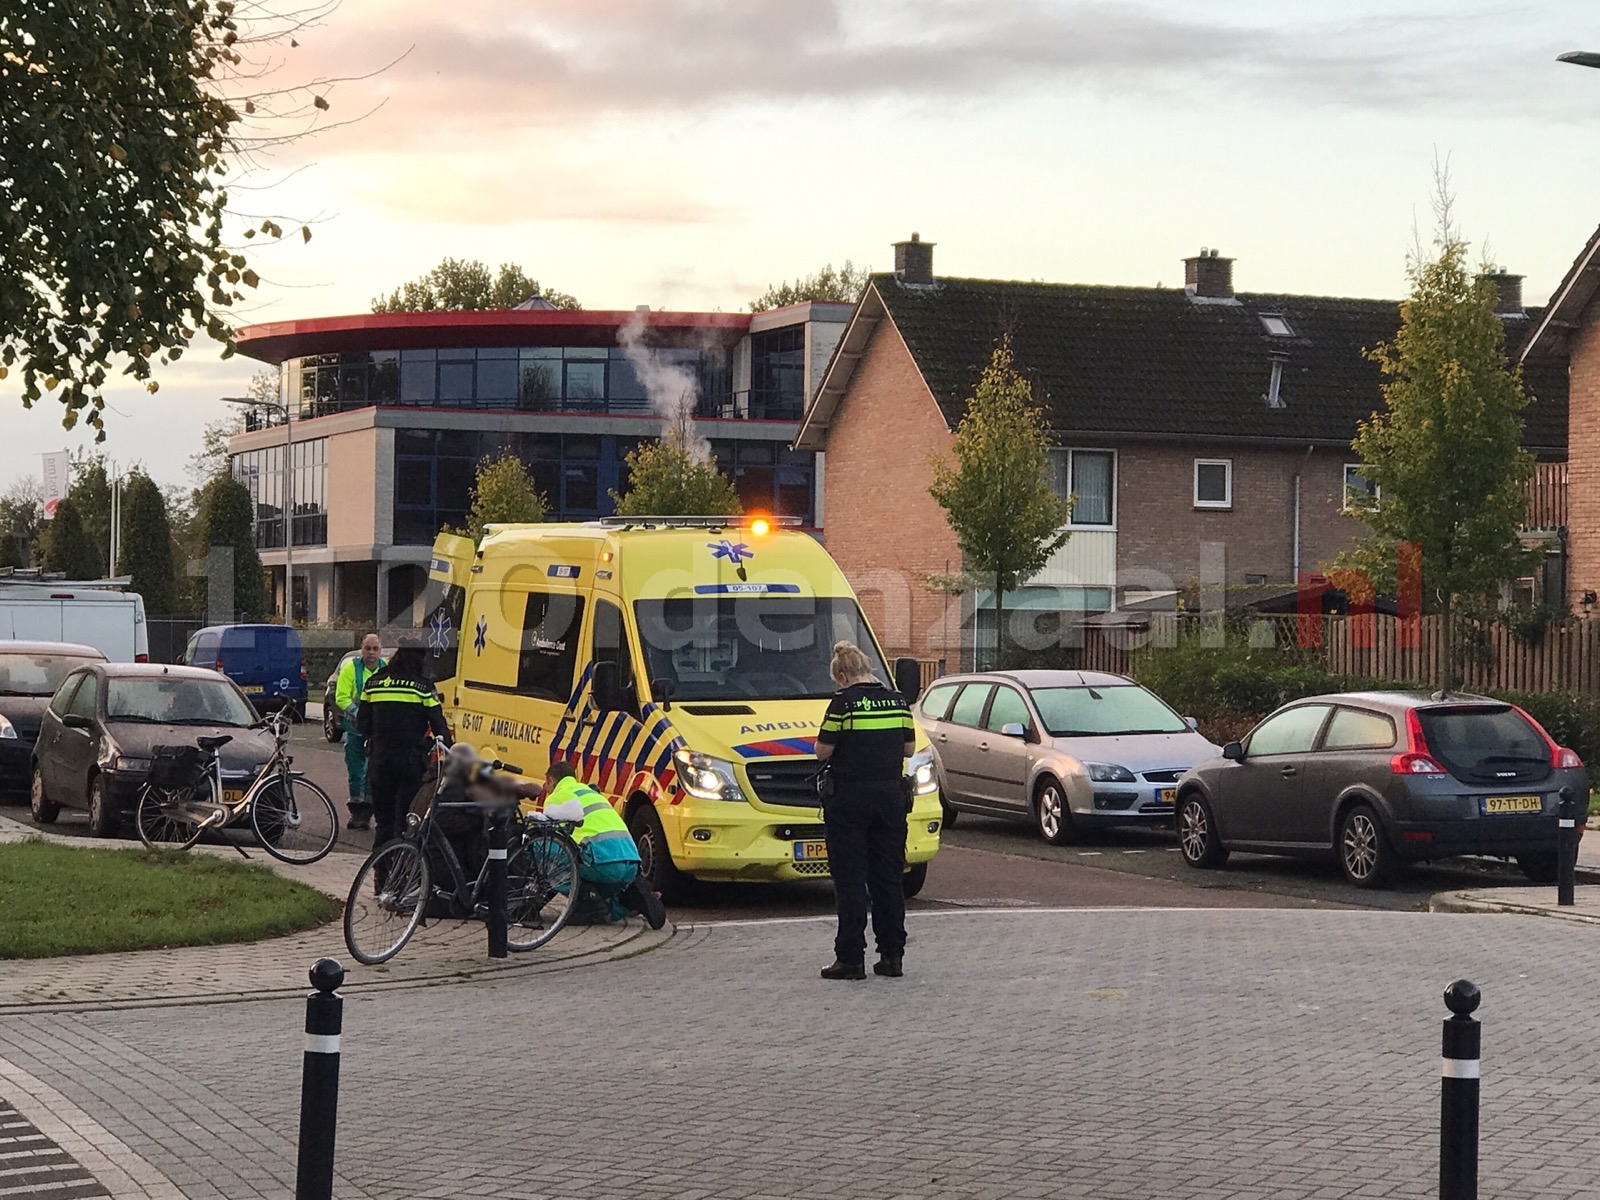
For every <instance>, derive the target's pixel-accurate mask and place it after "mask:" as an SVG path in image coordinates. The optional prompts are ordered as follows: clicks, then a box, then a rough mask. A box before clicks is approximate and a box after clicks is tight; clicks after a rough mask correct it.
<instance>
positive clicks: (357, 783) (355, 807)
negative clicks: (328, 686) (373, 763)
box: [333, 633, 385, 829]
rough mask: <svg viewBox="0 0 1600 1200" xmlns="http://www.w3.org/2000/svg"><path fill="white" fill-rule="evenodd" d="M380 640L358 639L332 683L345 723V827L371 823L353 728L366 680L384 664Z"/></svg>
mask: <svg viewBox="0 0 1600 1200" xmlns="http://www.w3.org/2000/svg"><path fill="white" fill-rule="evenodd" d="M382 646H383V644H382V643H381V642H379V641H378V635H377V634H375V633H369V634H367V636H366V637H364V638H362V639H361V653H360V654H358V655H357V656H356V657H355V658H352V659H351V660H350V661H349V662H347V663H344V664H343V665H342V666H340V668H339V678H338V679H336V680H335V681H334V684H333V702H334V704H335V705H337V706H338V709H339V718H340V723H341V724H342V725H343V726H344V772H345V775H346V776H348V777H349V780H350V823H349V824H348V825H347V826H345V828H347V829H366V828H367V827H368V826H369V825H370V824H371V823H372V795H371V793H370V792H369V791H368V790H367V747H366V742H365V740H364V739H363V738H362V736H361V734H360V732H359V731H357V729H356V706H357V704H359V703H360V700H361V692H362V689H363V688H365V687H366V686H367V680H368V679H370V678H371V677H372V676H374V675H376V674H377V673H378V672H379V671H380V670H382V669H383V667H384V665H385V664H384V660H383V649H382Z"/></svg>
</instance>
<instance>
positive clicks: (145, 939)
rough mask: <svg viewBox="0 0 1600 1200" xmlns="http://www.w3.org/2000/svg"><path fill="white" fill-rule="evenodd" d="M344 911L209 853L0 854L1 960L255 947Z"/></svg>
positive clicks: (33, 848)
mask: <svg viewBox="0 0 1600 1200" xmlns="http://www.w3.org/2000/svg"><path fill="white" fill-rule="evenodd" d="M338 911H339V902H338V901H337V900H334V899H333V898H332V897H330V896H325V895H323V894H322V893H321V892H318V891H315V890H313V889H311V888H308V887H306V886H305V885H303V884H299V883H295V882H294V881H293V880H290V879H284V878H283V877H281V876H279V875H274V874H273V873H272V872H271V871H270V870H268V869H267V868H266V867H262V866H255V865H252V864H248V863H242V862H240V863H236V862H229V861H228V860H227V859H223V858H217V857H214V856H213V855H210V854H184V853H178V852H161V853H154V854H152V853H150V852H148V851H145V850H84V849H79V848H77V847H74V846H57V845H52V844H50V843H47V842H42V841H41V842H18V843H13V844H9V845H0V959H6V958H49V957H53V956H55V955H60V954H100V953H105V952H108V951H113V950H151V949H156V948H160V947H167V946H203V945H210V944H213V943H217V942H249V941H255V940H257V939H258V938H265V937H274V936H276V935H279V934H285V933H294V932H296V931H297V930H301V929H309V928H311V927H313V926H316V925H321V924H323V923H324V922H326V921H330V920H332V919H333V918H334V917H335V916H336V915H337V914H338Z"/></svg>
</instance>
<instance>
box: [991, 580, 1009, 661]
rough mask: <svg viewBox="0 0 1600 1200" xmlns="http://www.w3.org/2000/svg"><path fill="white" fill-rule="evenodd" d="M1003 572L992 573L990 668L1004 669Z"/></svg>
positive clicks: (1004, 601)
mask: <svg viewBox="0 0 1600 1200" xmlns="http://www.w3.org/2000/svg"><path fill="white" fill-rule="evenodd" d="M1005 579H1006V576H1005V573H1004V572H1002V571H996V572H995V574H994V662H993V663H991V664H990V668H989V669H990V670H994V671H999V670H1004V669H1005V666H1006V589H1005Z"/></svg>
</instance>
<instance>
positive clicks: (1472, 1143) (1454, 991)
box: [1439, 979, 1483, 1200]
mask: <svg viewBox="0 0 1600 1200" xmlns="http://www.w3.org/2000/svg"><path fill="white" fill-rule="evenodd" d="M1482 999H1483V997H1482V996H1481V995H1480V994H1479V993H1478V988H1477V985H1476V984H1472V983H1469V982H1467V981H1466V980H1465V979H1458V980H1456V981H1455V982H1454V983H1452V984H1451V985H1450V986H1449V987H1447V988H1445V990H1444V1003H1445V1007H1446V1008H1448V1009H1449V1010H1450V1012H1451V1013H1452V1014H1453V1015H1452V1016H1450V1017H1447V1018H1446V1019H1445V1022H1444V1060H1443V1062H1442V1063H1441V1064H1440V1071H1439V1074H1440V1080H1439V1200H1478V1052H1479V1049H1480V1037H1479V1035H1480V1034H1481V1032H1482V1030H1483V1026H1481V1025H1480V1024H1479V1023H1478V1022H1477V1020H1476V1019H1474V1017H1473V1015H1472V1014H1473V1013H1474V1012H1475V1011H1477V1008H1478V1004H1479V1003H1480V1002H1481V1001H1482Z"/></svg>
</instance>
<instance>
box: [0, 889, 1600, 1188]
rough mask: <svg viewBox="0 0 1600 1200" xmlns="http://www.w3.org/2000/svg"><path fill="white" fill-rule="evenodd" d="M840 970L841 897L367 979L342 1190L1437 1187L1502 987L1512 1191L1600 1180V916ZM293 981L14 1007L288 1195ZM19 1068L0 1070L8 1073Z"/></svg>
mask: <svg viewBox="0 0 1600 1200" xmlns="http://www.w3.org/2000/svg"><path fill="white" fill-rule="evenodd" d="M911 930H912V942H911V945H910V948H909V951H908V958H907V967H908V975H907V977H906V978H905V979H902V980H894V981H891V980H882V979H875V978H871V979H868V980H867V981H866V982H864V983H852V984H839V983H832V984H830V983H824V982H822V981H821V980H819V979H817V978H816V970H817V968H818V967H819V966H821V965H822V964H823V963H824V962H825V961H826V959H827V958H828V957H829V949H830V933H831V931H830V930H829V928H828V926H827V924H826V923H825V922H806V921H793V922H783V923H771V924H747V925H724V926H719V927H713V928H705V927H702V928H700V929H688V930H685V931H682V933H681V936H678V937H675V938H673V939H672V940H670V941H669V942H667V943H666V944H665V945H664V946H662V948H660V949H659V950H657V951H656V952H654V953H651V954H648V955H644V956H642V957H639V958H635V959H631V960H628V961H620V962H619V961H610V962H604V963H601V964H600V965H596V966H594V967H592V968H590V969H587V970H582V971H560V972H551V973H546V974H538V975H534V974H523V975H517V976H497V977H481V978H476V979H471V980H466V981H463V982H461V983H458V984H453V985H451V986H449V987H435V988H427V989H413V990H387V991H385V990H376V989H374V990H368V991H366V992H359V993H357V994H355V995H354V996H352V998H351V999H350V1000H349V1001H348V1003H347V1004H346V1007H345V1037H344V1059H343V1065H342V1072H343V1086H342V1091H341V1096H340V1133H339V1151H338V1169H339V1173H340V1176H341V1182H340V1185H339V1188H338V1191H337V1194H338V1195H340V1196H341V1197H358V1196H359V1197H368V1198H371V1200H390V1198H394V1200H399V1198H400V1197H407V1198H411V1197H427V1198H434V1197H457V1196H473V1197H480V1198H491V1197H505V1198H521V1200H533V1198H549V1200H555V1198H565V1197H584V1198H610V1197H616V1198H618V1200H623V1198H626V1200H653V1198H656V1197H660V1198H663V1200H665V1198H668V1197H672V1198H675V1200H696V1198H700V1200H709V1198H711V1197H717V1198H724V1197H726V1198H733V1197H740V1198H744V1197H751V1198H753V1197H793V1196H805V1197H818V1198H828V1197H868V1196H870V1197H874V1198H875V1200H877V1198H893V1197H900V1196H908V1197H909V1196H916V1197H963V1198H969V1197H977V1198H981V1200H989V1198H993V1200H1003V1198H1011V1197H1046V1196H1064V1197H1105V1198H1110V1200H1120V1198H1124V1197H1126V1198H1129V1200H1134V1198H1138V1200H1145V1198H1154V1200H1166V1198H1172V1200H1178V1198H1183V1200H1269V1198H1272V1200H1289V1198H1305V1200H1312V1198H1316V1200H1322V1198H1335V1197H1374V1198H1377V1197H1383V1198H1389V1197H1416V1198H1420V1197H1429V1196H1433V1195H1435V1194H1436V1188H1437V1174H1436V1172H1437V1145H1438V1143H1437V1136H1438V1132H1437V1131H1438V1089H1439V1082H1438V1070H1439V1067H1438V1062H1439V1057H1438V1056H1439V1023H1440V1020H1441V1019H1442V1017H1443V1016H1444V1015H1445V1010H1444V1007H1443V1004H1442V1002H1441V1000H1440V993H1441V992H1442V990H1443V988H1444V986H1445V985H1446V984H1447V983H1448V982H1449V981H1450V980H1451V979H1453V978H1456V977H1458V976H1463V975H1464V976H1467V977H1469V978H1471V979H1473V980H1474V981H1475V982H1477V983H1478V984H1479V985H1480V986H1481V987H1482V989H1483V992H1484V996H1485V1002H1484V1007H1483V1010H1482V1014H1481V1015H1482V1016H1483V1018H1484V1022H1485V1026H1484V1084H1483V1096H1484V1109H1483V1127H1484V1141H1483V1193H1482V1194H1483V1195H1485V1196H1494V1197H1496V1198H1497V1200H1559V1198H1576V1197H1586V1198H1590V1197H1600V1171H1597V1170H1596V1167H1595V1165H1594V1156H1593V1152H1592V1149H1591V1148H1590V1147H1589V1145H1588V1144H1587V1143H1588V1139H1587V1136H1586V1135H1587V1131H1586V1128H1585V1118H1586V1117H1587V1115H1588V1114H1589V1113H1591V1112H1592V1111H1594V1109H1595V1106H1596V1103H1597V1101H1600V1039H1596V1038H1595V1037H1594V1036H1593V1017H1592V1015H1591V1013H1590V1009H1591V1008H1592V1004H1591V1003H1590V997H1591V996H1592V995H1593V980H1594V979H1595V978H1596V977H1597V975H1600V937H1597V936H1596V933H1595V931H1594V930H1593V929H1592V928H1590V927H1587V926H1583V925H1577V924H1569V923H1566V922H1558V921H1550V920H1544V919H1539V918H1533V917H1524V916H1510V915H1451V914H1430V913H1375V912H1307V911H1271V910H1259V911H1257V910H1211V911H1195V910H1167V911H1161V912H1155V911H1147V910H1145V911H1141V910H1120V911H1118V910H1104V911H1084V910H1080V911H1075V912H1067V911H1060V910H1057V911H1050V910H1040V909H1035V910H1031V911H1028V912H1022V913H1007V912H994V911H987V910H972V911H965V912H953V913H941V914H929V915H925V916H917V917H913V919H912V925H911ZM302 1015H303V1005H302V1004H301V1002H300V1001H299V1000H298V999H273V1000H265V1001H261V1002H257V1003H240V1004H225V1005H209V1006H199V1007H190V1008H182V1009H141V1010H121V1011H102V1012H88V1013H62V1014H50V1015H27V1016H14V1017H4V1018H0V1060H10V1061H12V1062H13V1063H15V1064H16V1065H17V1066H18V1067H20V1068H21V1069H24V1070H26V1071H29V1072H33V1073H34V1074H36V1075H37V1076H39V1077H41V1078H43V1079H46V1080H48V1081H49V1083H50V1084H51V1085H52V1086H54V1087H55V1088H58V1089H59V1090H60V1092H61V1093H62V1094H63V1095H64V1096H66V1097H67V1098H68V1099H70V1101H71V1102H72V1103H74V1104H76V1105H79V1106H81V1107H82V1109H83V1110H84V1111H86V1112H87V1113H89V1114H90V1115H91V1116H92V1117H93V1118H94V1120H96V1121H98V1122H100V1123H102V1124H103V1125H104V1126H105V1127H106V1128H107V1129H108V1130H110V1131H111V1132H112V1133H113V1134H114V1135H115V1136H116V1137H118V1138H121V1139H123V1140H124V1141H126V1142H127V1144H128V1145H129V1146H130V1147H132V1148H133V1149H135V1150H137V1152H138V1153H139V1154H141V1155H143V1156H144V1158H145V1159H147V1160H149V1161H150V1162H151V1163H153V1164H155V1165H156V1166H158V1167H159V1168H160V1169H161V1170H162V1171H163V1172H165V1173H166V1174H167V1175H168V1176H169V1177H170V1178H171V1179H173V1180H174V1182H176V1183H178V1184H179V1186H180V1187H182V1188H183V1189H184V1191H185V1194H188V1195H192V1196H207V1197H212V1196H227V1197H230V1198H231V1197H253V1196H270V1197H280V1198H281V1197H287V1196H288V1195H290V1193H291V1192H292V1186H293V1162H292V1157H293V1147H292V1143H293V1139H294V1137H295V1131H296V1120H297V1112H296V1105H297V1102H298V1087H299V1070H300V1041H299V1033H300V1028H301V1020H302ZM0 1086H3V1076H0Z"/></svg>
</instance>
